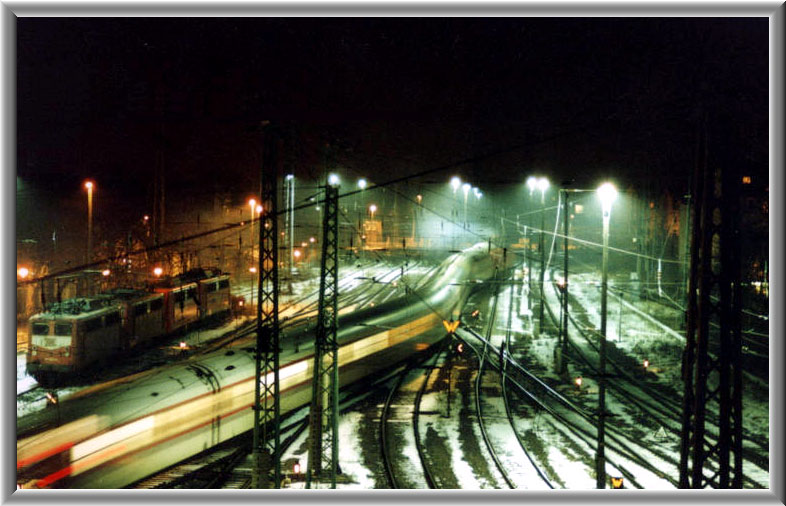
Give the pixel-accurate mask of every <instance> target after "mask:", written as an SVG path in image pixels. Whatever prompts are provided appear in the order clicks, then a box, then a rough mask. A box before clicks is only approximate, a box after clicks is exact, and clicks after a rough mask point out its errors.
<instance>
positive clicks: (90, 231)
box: [85, 181, 93, 295]
mask: <svg viewBox="0 0 786 506" xmlns="http://www.w3.org/2000/svg"><path fill="white" fill-rule="evenodd" d="M85 188H86V189H87V259H86V261H85V263H86V264H90V261H91V260H92V259H93V182H92V181H85ZM87 294H88V295H90V277H89V276H88V278H87Z"/></svg>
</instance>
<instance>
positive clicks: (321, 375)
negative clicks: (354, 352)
mask: <svg viewBox="0 0 786 506" xmlns="http://www.w3.org/2000/svg"><path fill="white" fill-rule="evenodd" d="M324 209H325V214H324V219H323V222H322V264H321V271H320V281H319V314H318V315H317V328H316V341H315V345H314V378H313V387H312V397H311V410H310V412H309V436H308V437H309V439H308V444H309V446H308V471H307V473H306V487H307V488H311V487H312V484H313V485H314V486H315V487H316V486H318V484H319V483H325V484H326V483H328V482H329V483H330V487H331V488H336V474H337V471H338V415H339V412H338V342H337V340H336V331H337V328H338V186H337V185H336V186H333V185H330V184H328V185H327V186H326V187H325V207H324Z"/></svg>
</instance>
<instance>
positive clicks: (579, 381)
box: [573, 376, 584, 388]
mask: <svg viewBox="0 0 786 506" xmlns="http://www.w3.org/2000/svg"><path fill="white" fill-rule="evenodd" d="M582 381H584V380H583V379H582V378H581V376H579V377H577V378H576V379H575V380H573V383H574V384H575V385H576V388H581V383H582Z"/></svg>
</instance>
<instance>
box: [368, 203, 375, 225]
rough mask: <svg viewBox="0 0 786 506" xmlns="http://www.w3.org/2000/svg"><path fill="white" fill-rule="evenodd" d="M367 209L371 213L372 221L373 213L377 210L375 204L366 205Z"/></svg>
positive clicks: (372, 219)
mask: <svg viewBox="0 0 786 506" xmlns="http://www.w3.org/2000/svg"><path fill="white" fill-rule="evenodd" d="M368 210H369V212H370V213H371V221H374V213H375V212H377V206H376V204H371V205H370V206H368Z"/></svg>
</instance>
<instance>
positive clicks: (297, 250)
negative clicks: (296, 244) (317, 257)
mask: <svg viewBox="0 0 786 506" xmlns="http://www.w3.org/2000/svg"><path fill="white" fill-rule="evenodd" d="M300 255H302V253H301V252H300V250H299V249H296V250H295V251H293V252H292V256H293V257H295V259H296V260H297V259H298V258H300Z"/></svg>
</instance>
